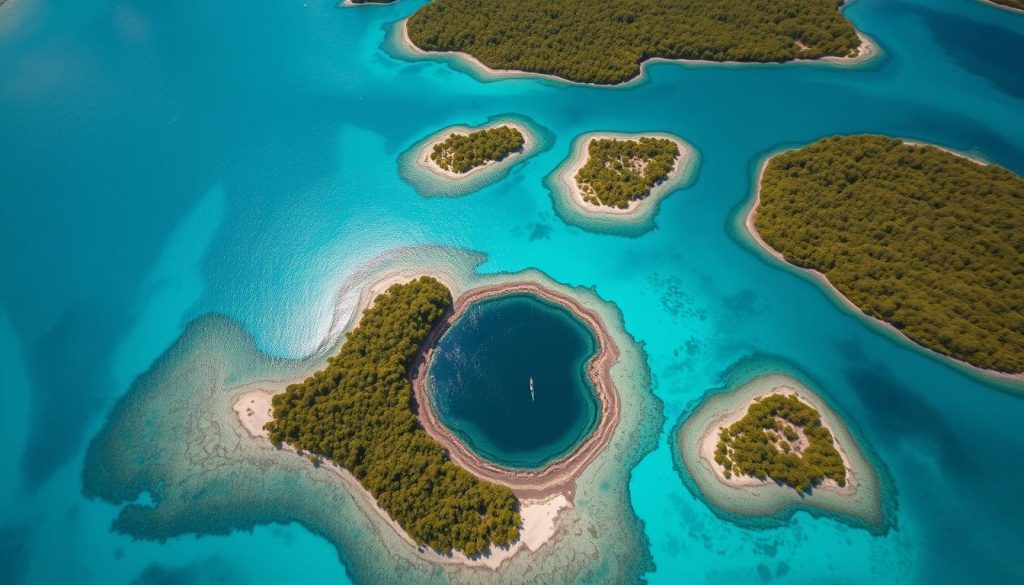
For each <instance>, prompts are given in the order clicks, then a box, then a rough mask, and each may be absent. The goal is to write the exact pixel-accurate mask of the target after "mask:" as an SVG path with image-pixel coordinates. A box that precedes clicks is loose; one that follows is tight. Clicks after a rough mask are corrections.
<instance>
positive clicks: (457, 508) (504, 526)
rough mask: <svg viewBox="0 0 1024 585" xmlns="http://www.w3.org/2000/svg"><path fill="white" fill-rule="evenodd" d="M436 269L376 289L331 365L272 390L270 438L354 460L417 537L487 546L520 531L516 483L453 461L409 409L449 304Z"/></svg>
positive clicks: (438, 547)
mask: <svg viewBox="0 0 1024 585" xmlns="http://www.w3.org/2000/svg"><path fill="white" fill-rule="evenodd" d="M451 305H452V298H451V294H450V292H449V291H448V289H447V288H446V287H445V286H444V285H443V284H441V283H440V282H438V281H437V280H436V279H434V278H431V277H420V278H418V279H416V280H413V281H411V282H409V283H407V284H396V285H393V286H391V287H390V288H389V289H388V290H387V292H385V293H383V294H381V295H380V296H378V297H377V298H376V299H375V300H374V302H373V305H372V306H371V307H370V308H369V309H367V310H366V311H365V312H364V313H363V316H362V320H361V321H360V322H359V325H358V326H357V327H356V328H355V329H353V330H352V331H350V332H349V333H348V335H347V336H346V338H345V342H344V343H343V345H342V347H341V350H340V351H339V353H338V355H336V356H334V357H331V358H330V359H329V360H328V364H327V367H326V368H324V369H323V370H321V371H318V372H316V373H315V374H313V375H312V376H310V377H309V378H307V379H306V380H305V381H304V382H302V383H300V384H292V385H290V386H288V388H287V390H286V391H285V392H284V393H282V394H278V395H276V396H274V398H273V417H274V418H273V420H272V421H271V422H269V423H267V424H266V429H267V431H269V437H270V440H271V442H273V443H275V444H281V443H288V444H289V445H291V446H293V447H294V448H296V449H298V450H302V451H308V452H309V453H310V454H311V459H313V461H314V463H317V462H318V461H319V459H320V458H325V459H329V460H331V461H333V462H335V463H337V464H338V465H340V466H342V467H344V468H345V469H347V470H349V471H350V472H351V473H352V475H354V476H355V478H356V479H357V480H358V481H359V482H360V483H361V484H362V485H363V487H365V488H366V489H367V491H369V492H370V493H371V494H372V495H373V497H374V498H375V499H376V501H377V504H378V505H379V506H380V507H381V509H383V510H384V511H385V512H387V514H388V515H389V516H391V518H393V519H394V520H395V521H396V522H397V523H398V524H399V525H400V526H401V527H402V528H403V529H404V530H405V531H406V532H407V533H408V534H409V536H410V537H412V538H413V539H414V540H415V541H416V542H417V543H420V544H425V545H427V546H429V547H430V548H432V549H434V550H435V551H438V552H441V553H446V552H449V551H451V550H453V549H456V550H461V551H463V552H465V553H466V554H467V555H470V556H472V555H476V554H479V553H482V552H484V551H485V550H486V549H487V547H488V546H489V545H491V544H493V545H497V546H504V545H509V544H511V543H513V542H514V541H515V540H516V539H517V538H518V537H519V526H520V516H519V513H518V506H519V504H518V501H517V499H516V497H515V495H514V494H513V493H512V491H511V490H510V489H509V488H507V487H505V486H499V485H497V484H493V483H488V482H485V481H482V480H480V479H478V478H476V477H474V476H473V475H472V474H470V473H469V472H467V471H466V470H464V469H462V468H460V467H458V466H457V465H455V464H454V463H453V462H452V461H451V460H450V459H449V457H448V454H447V452H446V451H445V450H444V449H443V448H442V447H441V446H440V445H439V444H438V443H437V442H435V441H434V439H432V438H431V437H430V436H429V435H427V433H426V432H425V431H424V430H423V428H422V427H421V426H420V424H419V421H418V419H417V417H416V415H415V413H414V412H413V410H412V406H411V405H412V390H411V387H410V383H409V368H410V366H411V364H412V361H413V359H414V357H415V356H416V354H417V352H418V350H419V348H420V345H421V344H422V343H423V342H424V340H425V338H426V337H427V335H428V333H429V332H430V330H431V329H432V328H433V327H434V325H435V324H436V323H437V322H438V321H439V320H440V319H441V318H442V316H443V315H444V313H445V311H446V310H447V309H448V308H449V307H451Z"/></svg>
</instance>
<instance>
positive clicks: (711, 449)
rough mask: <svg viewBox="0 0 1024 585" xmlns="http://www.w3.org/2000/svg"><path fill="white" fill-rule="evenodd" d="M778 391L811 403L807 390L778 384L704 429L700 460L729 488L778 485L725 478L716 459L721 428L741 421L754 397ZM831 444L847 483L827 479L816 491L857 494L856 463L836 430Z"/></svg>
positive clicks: (827, 426)
mask: <svg viewBox="0 0 1024 585" xmlns="http://www.w3.org/2000/svg"><path fill="white" fill-rule="evenodd" d="M775 394H778V395H782V396H794V395H795V396H796V397H797V398H799V399H800V400H801V401H802V402H804V403H805V404H808V403H809V401H808V400H807V399H806V397H805V395H804V393H802V392H800V391H799V390H798V389H797V388H792V387H790V386H776V387H774V388H772V389H770V390H769V391H767V392H765V393H761V394H757V395H755V396H751V397H750V398H749V399H748V400H747V401H746V402H744V403H743V405H742V406H741V407H740V408H737V409H735V410H733V411H730V412H722V413H721V414H720V416H718V417H716V418H713V419H712V420H711V423H710V424H709V425H708V428H707V430H705V431H704V433H703V434H701V437H700V448H699V453H700V458H701V461H702V463H703V464H704V465H706V466H707V467H708V468H709V469H711V470H712V472H714V474H715V478H716V479H717V480H718V481H720V482H721V483H723V484H724V485H728V486H730V487H755V488H756V487H759V486H768V485H775V482H774V481H773V480H771V479H767V478H766V479H758V478H756V477H751V476H749V475H736V474H733V475H732V477H730V478H726V477H725V473H724V471H725V470H724V468H723V467H722V466H721V465H719V464H718V462H717V461H715V448H716V447H718V440H719V436H718V431H719V428H721V427H727V428H728V427H730V426H732V424H733V423H735V422H737V421H739V420H740V419H742V418H743V417H744V416H746V414H747V412H748V411H749V410H750V407H751V405H753V403H754V399H755V398H766V397H768V396H772V395H775ZM812 406H813V405H812ZM816 410H817V408H816ZM822 426H824V427H825V428H828V430H829V432H832V429H831V428H830V427H829V425H827V424H825V421H824V420H822ZM832 445H833V446H834V447H835V448H836V451H838V452H839V456H840V458H841V459H842V460H843V467H844V468H845V469H846V485H844V486H840V485H839V484H838V483H836V482H835V481H834V480H832V479H827V478H826V479H825V480H823V481H822V482H821V483H820V484H819V485H817V486H815V488H814V490H815V491H818V490H826V491H830V492H834V493H836V494H838V495H841V496H852V495H855V494H856V493H857V476H856V473H855V472H854V470H853V465H852V464H851V463H850V457H849V456H848V455H847V454H846V449H844V448H843V445H842V443H840V442H839V441H838V440H836V437H835V433H833V436H832ZM790 489H792V488H790Z"/></svg>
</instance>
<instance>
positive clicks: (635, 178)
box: [575, 136, 679, 209]
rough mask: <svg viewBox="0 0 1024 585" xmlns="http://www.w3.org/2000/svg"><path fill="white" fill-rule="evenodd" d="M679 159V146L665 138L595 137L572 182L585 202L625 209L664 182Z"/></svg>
mask: <svg viewBox="0 0 1024 585" xmlns="http://www.w3.org/2000/svg"><path fill="white" fill-rule="evenodd" d="M678 158H679V147H678V146H677V145H676V143H675V142H673V141H672V140H669V139H667V138H653V137H650V136H641V137H640V138H638V139H636V140H620V139H616V138H595V139H593V140H591V141H590V144H589V146H588V147H587V162H586V163H585V164H584V165H583V166H582V167H581V168H580V169H579V171H577V172H576V176H575V180H576V184H577V186H578V187H579V189H580V193H581V194H582V196H583V199H584V200H585V201H586V202H587V203H590V204H592V205H605V206H608V207H617V208H619V209H625V208H627V207H629V204H630V203H632V202H633V201H637V200H640V199H643V198H644V197H647V196H648V195H649V194H650V193H651V189H652V188H653V187H654V186H655V185H657V184H658V183H661V182H662V181H664V180H665V179H667V178H668V176H669V173H671V172H672V169H673V168H674V167H675V164H676V160H677V159H678Z"/></svg>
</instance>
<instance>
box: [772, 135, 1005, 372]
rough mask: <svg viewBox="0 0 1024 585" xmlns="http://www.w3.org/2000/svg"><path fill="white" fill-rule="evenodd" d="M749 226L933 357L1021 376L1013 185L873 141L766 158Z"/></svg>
mask: <svg viewBox="0 0 1024 585" xmlns="http://www.w3.org/2000/svg"><path fill="white" fill-rule="evenodd" d="M754 225H755V227H756V229H757V232H758V233H759V234H760V236H761V237H762V238H763V239H764V241H765V243H767V244H768V245H769V246H771V247H772V248H774V249H775V250H778V251H779V252H780V253H781V254H782V255H783V256H784V257H785V259H786V261H788V262H790V263H792V264H795V265H797V266H801V267H805V268H811V269H814V270H818V271H820V272H822V273H824V274H825V276H826V277H828V280H829V282H830V283H831V284H832V285H833V286H834V287H835V288H836V289H838V290H839V292H841V293H842V294H843V295H845V296H846V297H847V298H848V299H850V301H851V302H853V303H854V304H855V305H857V307H859V308H860V309H861V310H863V311H864V312H865V313H867V314H868V315H871V316H873V317H876V318H878V319H881V320H883V321H885V322H887V323H890V324H891V325H893V326H894V327H895V328H897V329H898V330H900V331H901V332H903V333H904V334H905V335H906V336H907V337H909V338H910V339H912V340H914V341H916V342H917V343H920V344H921V345H923V346H925V347H928V348H930V349H932V350H935V351H937V352H939V353H941V354H944V355H947V356H951V357H953V358H956V359H959V360H963V361H965V362H967V363H969V364H972V365H975V366H978V367H981V368H986V369H991V370H998V371H1001V372H1022V371H1024V179H1021V177H1018V176H1016V175H1014V174H1013V173H1011V172H1010V171H1008V170H1006V169H1003V168H1000V167H998V166H996V165H982V164H979V163H977V162H975V161H972V160H969V159H967V158H965V157H962V156H958V155H956V154H953V153H950V152H947V151H944V150H941V149H938V148H935V147H932V146H918V145H911V144H906V143H904V142H902V141H900V140H897V139H893V138H887V137H884V136H849V137H838V136H836V137H831V138H826V139H824V140H821V141H820V142H817V143H815V144H811V145H809V146H805V147H803V148H800V149H797V150H793V151H789V152H784V153H782V154H779V155H777V156H775V157H773V158H772V159H771V160H770V161H769V163H768V164H767V166H766V168H765V169H764V172H763V176H762V178H761V185H760V203H759V204H758V206H757V209H756V217H755V220H754Z"/></svg>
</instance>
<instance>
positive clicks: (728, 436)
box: [715, 394, 846, 492]
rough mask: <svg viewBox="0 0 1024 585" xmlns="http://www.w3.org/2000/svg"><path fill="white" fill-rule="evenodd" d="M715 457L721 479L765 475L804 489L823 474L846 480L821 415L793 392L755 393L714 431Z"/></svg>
mask: <svg viewBox="0 0 1024 585" xmlns="http://www.w3.org/2000/svg"><path fill="white" fill-rule="evenodd" d="M715 462H716V463H718V464H719V465H721V466H722V469H723V473H724V475H725V477H726V479H729V478H731V477H732V476H733V475H746V476H750V477H755V478H758V479H771V480H772V481H776V482H779V483H782V484H785V485H788V486H790V487H792V488H793V489H795V490H796V491H798V492H806V491H809V490H810V489H811V488H813V487H814V486H815V485H817V484H819V483H821V481H822V480H824V479H826V478H828V479H831V480H833V481H835V482H836V484H837V485H839V486H840V487H842V486H845V485H846V468H845V467H844V465H843V459H842V457H840V455H839V452H838V451H836V448H835V446H834V445H833V443H832V433H831V432H830V431H829V430H828V429H827V428H825V427H824V426H823V425H822V424H821V415H820V414H819V413H818V411H817V410H815V409H814V407H813V406H809V405H808V404H805V403H804V402H802V401H801V400H800V399H799V398H797V396H796V395H794V394H771V395H768V396H766V397H763V398H755V399H754V401H753V403H752V404H751V405H750V408H749V409H748V410H747V414H746V415H744V416H743V418H741V419H740V420H738V421H736V422H734V423H733V424H731V425H729V426H728V427H722V428H721V429H720V430H719V439H718V446H717V447H716V448H715Z"/></svg>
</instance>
